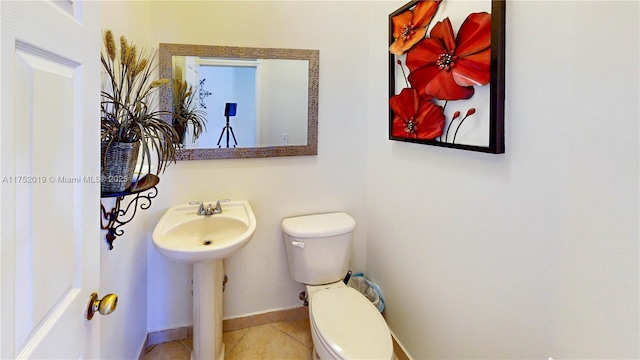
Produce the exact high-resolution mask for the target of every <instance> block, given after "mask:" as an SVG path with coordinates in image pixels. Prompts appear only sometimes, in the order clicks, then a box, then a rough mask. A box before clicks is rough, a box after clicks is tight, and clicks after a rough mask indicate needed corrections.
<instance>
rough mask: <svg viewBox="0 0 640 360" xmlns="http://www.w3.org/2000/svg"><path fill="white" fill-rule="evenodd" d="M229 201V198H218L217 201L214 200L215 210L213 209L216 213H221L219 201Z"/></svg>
mask: <svg viewBox="0 0 640 360" xmlns="http://www.w3.org/2000/svg"><path fill="white" fill-rule="evenodd" d="M229 201H231V200H230V199H220V200H218V201H217V202H216V208H215V210H214V211H215V213H216V214H219V213H221V212H222V208H221V207H220V203H223V202H229Z"/></svg>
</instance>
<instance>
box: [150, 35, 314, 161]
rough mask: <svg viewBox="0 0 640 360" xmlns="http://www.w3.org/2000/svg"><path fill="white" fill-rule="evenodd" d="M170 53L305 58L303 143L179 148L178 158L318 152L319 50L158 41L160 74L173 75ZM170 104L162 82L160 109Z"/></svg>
mask: <svg viewBox="0 0 640 360" xmlns="http://www.w3.org/2000/svg"><path fill="white" fill-rule="evenodd" d="M173 56H198V57H215V58H231V59H289V60H308V61H309V72H308V73H309V80H308V86H309V91H308V94H309V97H308V101H307V106H308V111H307V144H306V145H295V146H263V147H237V148H201V149H179V150H178V154H177V159H178V160H210V159H241V158H264V157H278V156H304V155H317V154H318V88H319V72H320V51H319V50H307V49H277V48H252V47H232V46H212V45H189V44H166V43H161V44H160V49H159V56H158V60H159V72H160V78H166V79H172V78H173V67H172V57H173ZM172 108H173V94H172V89H171V86H163V87H162V88H160V110H164V111H171V110H173V109H172ZM167 121H168V122H171V119H170V118H168V119H167Z"/></svg>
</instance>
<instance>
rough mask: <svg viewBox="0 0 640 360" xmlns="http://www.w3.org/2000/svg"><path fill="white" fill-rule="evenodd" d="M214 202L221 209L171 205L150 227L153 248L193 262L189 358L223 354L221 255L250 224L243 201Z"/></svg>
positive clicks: (241, 240)
mask: <svg viewBox="0 0 640 360" xmlns="http://www.w3.org/2000/svg"><path fill="white" fill-rule="evenodd" d="M204 203H205V204H207V203H213V204H216V202H215V201H211V202H204ZM219 205H220V208H221V210H222V212H221V213H219V214H214V215H198V206H197V205H190V204H184V205H176V206H173V207H171V208H169V209H168V210H167V212H165V214H164V215H163V216H162V218H161V219H160V221H159V222H158V225H156V227H155V229H154V230H153V236H152V237H153V244H154V245H155V247H156V249H158V252H160V253H161V254H162V255H164V256H166V257H168V258H169V259H171V260H175V261H179V262H187V263H192V264H193V351H192V352H191V359H192V360H201V359H202V360H204V359H215V360H222V359H224V344H223V343H222V281H223V278H224V268H223V259H224V258H226V257H229V256H230V255H231V254H233V253H235V252H236V251H238V250H239V249H240V248H242V247H243V246H244V245H246V244H247V243H248V242H249V241H250V240H251V238H252V237H253V233H254V232H255V230H256V218H255V215H254V214H253V210H252V209H251V206H250V205H249V203H248V202H247V201H241V200H236V201H229V202H224V203H219Z"/></svg>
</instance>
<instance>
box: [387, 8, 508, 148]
mask: <svg viewBox="0 0 640 360" xmlns="http://www.w3.org/2000/svg"><path fill="white" fill-rule="evenodd" d="M445 1H446V0H443V2H442V3H441V4H440V6H442V4H444V3H445ZM419 2H420V0H413V1H410V2H409V3H407V4H405V5H404V6H402V7H400V8H399V9H397V10H396V11H394V12H393V13H391V14H390V15H389V46H391V44H392V43H393V42H394V41H395V40H396V39H395V38H394V34H393V31H394V30H393V29H394V27H393V20H392V19H393V17H395V16H397V15H399V14H401V13H403V12H406V11H409V10H412V9H413V8H414V7H415V6H416V5H417V4H418V3H419ZM487 2H490V3H491V25H490V26H491V44H490V47H491V55H490V82H489V83H488V84H487V85H484V86H488V87H489V96H488V97H489V99H488V104H486V107H487V108H488V109H487V108H484V109H480V111H482V110H484V112H483V113H484V116H485V117H486V116H487V113H488V133H487V135H486V136H487V137H488V139H486V140H488V144H487V145H486V146H484V145H475V144H465V143H460V142H459V143H455V142H450V141H449V140H451V139H450V136H449V133H448V132H449V131H451V127H452V126H451V125H454V124H452V122H453V120H451V119H445V125H444V128H446V129H447V130H449V131H447V133H446V135H447V137H448V138H449V139H444V141H443V139H442V136H439V137H435V138H434V139H420V138H415V137H411V136H398V135H397V132H396V135H394V134H393V132H392V130H393V123H394V118H395V114H394V111H393V110H392V108H391V106H389V140H396V141H404V142H411V143H418V144H424V145H433V146H440V147H447V148H454V149H461V150H468V151H476V152H485V153H492V154H502V153H504V152H505V141H504V140H505V139H504V108H505V106H504V102H505V7H506V2H505V1H504V0H487ZM440 10H441V8H439V9H438V11H440ZM439 15H440V17H442V16H443V15H446V14H439ZM433 25H434V24H430V25H428V26H427V33H426V36H425V38H426V37H428V35H429V30H431V29H432V27H433ZM408 51H411V50H408ZM402 56H404V55H402ZM402 56H397V55H394V54H393V53H391V52H389V100H391V99H392V97H393V96H394V95H398V89H397V87H396V83H397V81H398V79H397V77H398V74H397V71H396V68H397V67H398V66H399V59H400V58H401V57H402ZM400 66H402V65H400ZM405 81H406V80H405V79H403V82H405ZM406 83H407V86H409V82H408V81H406ZM463 101H464V100H463ZM483 104H484V102H483ZM444 105H445V107H446V105H447V103H446V102H445V104H444ZM483 106H484V105H483ZM474 111H475V109H474ZM463 116H464V114H463V115H462V116H460V117H458V118H456V119H454V120H455V121H457V123H456V124H458V123H459V125H458V127H459V126H460V125H461V123H460V122H461V121H460V119H462V118H463ZM445 118H446V117H445ZM470 119H471V118H470ZM462 121H464V119H463V120H462ZM484 121H486V120H484ZM469 122H472V121H471V120H470V121H468V123H469ZM485 129H486V126H485ZM456 130H457V129H456ZM443 132H444V129H443ZM455 133H456V135H457V131H455ZM443 135H444V133H443ZM479 136H484V132H483V133H480V134H479ZM454 139H455V137H454ZM486 140H485V141H486Z"/></svg>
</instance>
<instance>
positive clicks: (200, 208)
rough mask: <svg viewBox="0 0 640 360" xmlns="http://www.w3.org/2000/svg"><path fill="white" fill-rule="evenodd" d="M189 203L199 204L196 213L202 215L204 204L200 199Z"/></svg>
mask: <svg viewBox="0 0 640 360" xmlns="http://www.w3.org/2000/svg"><path fill="white" fill-rule="evenodd" d="M189 205H200V206H199V207H198V215H202V214H203V213H204V205H203V204H202V201H189Z"/></svg>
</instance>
